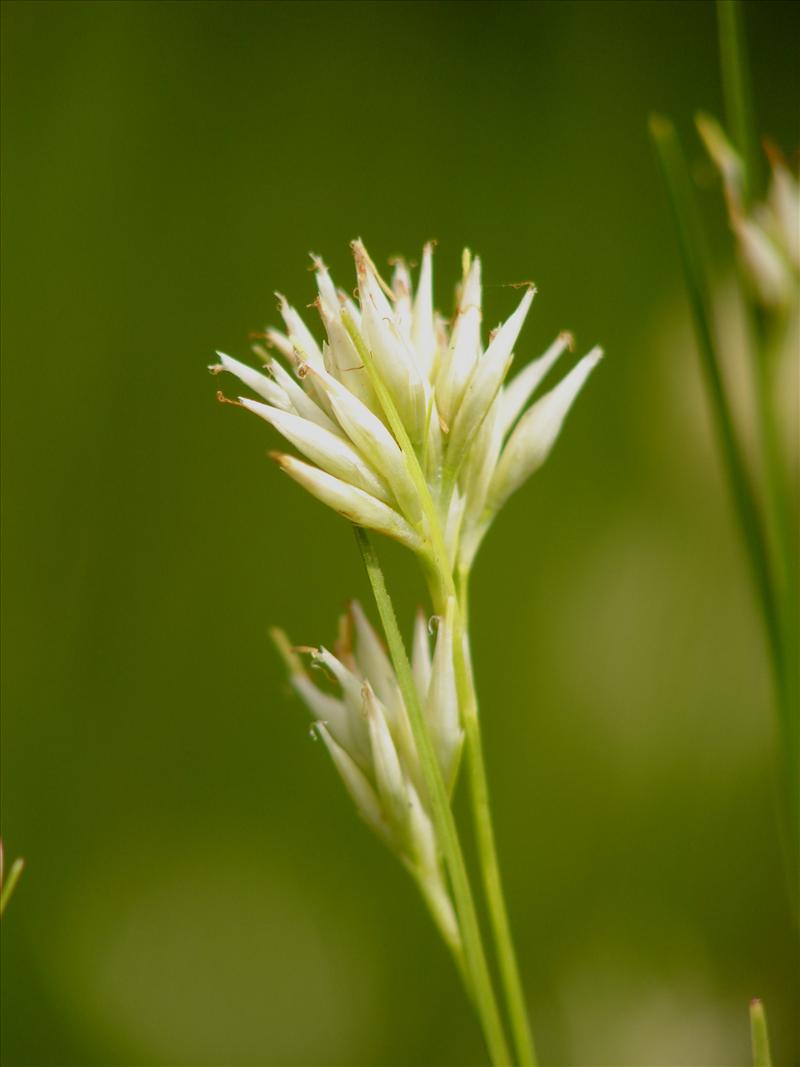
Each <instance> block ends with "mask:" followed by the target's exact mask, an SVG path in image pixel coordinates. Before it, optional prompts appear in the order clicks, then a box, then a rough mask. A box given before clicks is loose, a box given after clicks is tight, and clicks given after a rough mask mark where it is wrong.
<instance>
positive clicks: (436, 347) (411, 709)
mask: <svg viewBox="0 0 800 1067" xmlns="http://www.w3.org/2000/svg"><path fill="white" fill-rule="evenodd" d="M353 252H354V256H355V265H356V274H357V280H358V288H357V299H356V300H353V299H351V298H350V297H349V296H348V295H347V294H346V292H344V291H342V290H339V289H337V288H336V287H335V285H334V283H333V281H332V279H331V277H330V275H329V273H328V271H327V269H326V267H325V266H324V264H323V263H322V261H321V260H320V259H318V258H317V257H312V258H313V262H314V267H315V275H316V283H317V291H318V292H317V298H316V300H315V306H316V311H317V312H318V316H319V319H320V320H321V326H322V331H321V334H320V333H317V332H314V331H312V330H311V329H310V328H309V327H308V325H307V324H306V322H305V321H304V319H303V318H302V317H301V315H300V314H299V313H298V312H297V311H296V310H295V309H294V308H293V307H291V306H290V305H289V303H288V301H287V300H286V299H285V298H284V297H283V296H279V298H278V299H279V307H280V312H281V316H282V318H283V322H284V330H283V331H280V330H275V329H268V330H267V332H266V335H265V337H266V341H267V345H268V348H265V347H263V346H260V345H256V346H254V351H255V354H256V355H257V356H258V357H259V358H260V360H261V362H262V364H263V368H262V369H261V370H255V369H253V368H252V367H251V366H249V365H247V364H245V363H241V362H239V361H238V360H236V359H233V358H232V357H230V356H228V355H224V354H223V353H218V355H219V360H220V361H219V362H218V363H216V364H214V365H213V366H212V367H211V368H210V369H211V370H212V372H213V373H222V372H223V371H227V372H229V373H230V374H232V375H234V376H235V377H236V378H238V379H239V380H240V381H241V382H242V383H243V384H244V385H245V386H246V387H247V388H248V389H249V390H250V391H251V393H254V394H255V395H256V397H257V398H258V399H255V398H253V397H246V396H242V397H240V398H239V400H238V401H236V402H237V403H239V404H241V405H242V406H243V407H245V408H247V409H248V410H250V411H252V412H254V413H255V414H256V415H259V416H260V417H261V418H263V419H264V420H266V421H267V422H268V423H270V424H271V425H272V426H273V427H274V428H275V429H276V430H277V431H278V432H279V433H280V434H281V435H282V436H283V437H284V438H285V439H286V440H287V441H288V442H289V443H290V444H292V445H293V446H294V447H295V448H296V449H297V451H298V452H300V453H301V455H302V457H303V458H302V459H301V458H298V457H297V456H294V455H288V454H285V453H273V455H274V458H275V459H276V460H277V462H278V463H279V464H280V466H281V467H282V469H283V470H284V471H285V472H286V473H287V474H289V475H290V477H292V478H293V479H294V480H295V481H297V482H298V483H299V484H300V485H302V486H303V487H304V488H306V489H307V490H308V491H309V492H310V493H312V494H313V495H314V496H315V497H317V498H318V499H320V500H321V501H322V502H323V503H325V504H327V505H328V506H330V507H332V508H333V509H334V510H335V511H337V512H339V514H341V515H343V516H344V517H345V518H347V519H349V520H350V521H351V522H352V523H353V524H354V525H355V526H356V528H357V531H359V542H360V545H361V548H362V552H363V554H364V559H365V563H366V565H367V570H368V573H369V576H370V580H371V583H372V586H373V591H374V593H375V597H376V602H377V606H378V609H379V613H380V616H381V621H382V623H383V627H384V632H385V635H386V638H387V641H388V645H389V652H390V658H389V657H387V655H386V652H385V651H384V649H383V647H382V645H381V642H380V641H379V639H378V637H377V635H376V633H375V632H374V631H373V630H372V628H371V627H370V625H369V623H368V622H367V620H366V618H365V616H364V614H363V612H362V610H361V609H360V608H359V607H358V606H357V605H354V606H353V607H352V609H351V612H350V613H349V616H348V621H346V624H345V626H344V629H343V630H342V631H341V636H340V639H339V642H338V644H337V646H336V648H335V650H334V654H331V653H330V652H328V651H326V650H325V649H323V648H319V649H312V650H308V649H306V651H310V653H311V657H312V665H316V666H319V667H323V668H325V670H326V671H327V672H329V674H330V675H331V676H332V677H333V678H334V679H335V681H336V683H337V685H338V687H339V690H340V693H341V696H340V697H334V696H333V695H331V694H330V693H329V692H327V691H325V690H323V689H320V688H319V687H318V686H316V685H315V684H314V682H313V681H312V678H311V676H310V674H309V672H308V671H307V670H306V668H305V666H304V664H303V662H302V660H301V659H300V656H299V655H298V651H297V650H295V649H292V647H291V646H290V644H289V642H288V640H287V639H286V638H285V637H284V635H282V634H281V633H280V632H276V635H275V636H276V641H277V643H278V646H279V648H280V650H281V652H282V654H283V657H284V659H285V661H286V663H287V665H288V667H289V672H290V677H291V680H292V684H293V686H294V688H295V689H296V690H297V692H298V693H299V695H300V696H301V698H302V699H303V701H304V702H305V703H306V705H307V706H308V707H309V710H310V711H311V713H312V715H313V716H314V718H315V720H316V721H317V723H318V726H317V729H318V731H319V733H320V735H321V736H322V738H323V740H324V741H325V744H326V745H327V747H328V749H329V751H330V753H331V756H332V758H333V761H334V763H335V764H336V766H337V769H338V771H339V773H340V774H341V776H342V778H343V779H344V782H345V784H346V786H347V788H348V790H349V792H350V794H351V796H352V797H353V799H354V801H355V804H356V807H357V808H358V810H359V812H360V814H361V815H362V817H363V818H365V819H366V821H367V822H368V823H369V824H370V825H371V826H372V827H373V829H374V830H375V831H376V832H377V833H378V834H379V836H380V837H382V838H383V839H384V840H385V841H386V843H387V844H388V845H389V846H390V847H391V848H392V849H393V850H394V851H395V852H396V854H397V855H398V856H399V858H400V859H401V860H402V862H403V863H404V865H405V866H406V867H407V868H408V869H409V870H410V871H411V873H412V874H413V876H414V877H415V878H416V880H417V882H418V884H419V885H420V888H421V890H422V892H423V895H424V896H425V898H426V901H427V903H428V905H429V907H430V909H431V912H432V914H433V916H434V918H435V920H436V922H437V924H438V926H439V929H440V930H441V932H442V934H443V936H444V937H445V940H446V941H447V943H448V945H449V947H450V948H451V950H452V951H453V953H454V955H455V957H456V960H457V963H458V965H459V967H460V969H461V971H462V974H463V976H464V980H465V984H466V986H467V989H468V992H469V994H470V996H471V998H472V1000H473V1002H474V1003H475V1006H476V1009H477V1011H478V1013H479V1016H480V1020H481V1023H482V1026H483V1029H484V1034H485V1037H486V1040H487V1044H488V1047H489V1051H490V1054H491V1056H492V1059H493V1061H494V1062H496V1063H505V1062H508V1061H509V1051H508V1046H507V1044H506V1039H505V1032H504V1026H503V1022H502V1019H501V1014H500V1011H499V1009H498V1006H497V1002H496V999H495V994H494V989H493V984H492V980H491V976H490V971H489V969H488V966H487V962H486V957H485V954H484V950H483V943H482V938H481V932H480V928H479V923H478V920H477V914H476V910H475V906H474V902H473V897H472V891H471V887H470V885H469V879H468V877H467V873H466V868H465V865H464V860H463V855H462V852H461V847H460V843H459V840H458V835H457V831H456V826H455V822H454V819H453V815H452V809H451V806H450V794H451V792H452V788H453V785H454V783H455V778H456V773H457V770H458V763H459V753H460V750H461V742H462V737H464V738H465V739H466V750H467V754H468V759H469V765H470V776H469V778H470V787H471V795H472V808H473V818H474V822H475V831H476V837H477V843H478V851H479V856H480V865H481V872H482V876H483V883H484V890H485V893H486V902H487V910H488V913H489V917H490V922H491V926H492V931H493V934H494V941H495V950H496V954H497V962H498V968H499V972H500V977H501V981H502V985H503V989H504V993H505V999H506V1010H507V1017H508V1022H509V1025H510V1029H511V1033H512V1037H513V1042H514V1046H515V1049H516V1055H517V1058H518V1060H519V1062H520V1063H523V1064H532V1063H534V1062H535V1060H534V1052H533V1044H532V1040H531V1037H530V1030H529V1026H528V1022H527V1011H526V1006H525V1002H524V996H523V992H522V985H521V981H520V976H519V972H518V968H517V963H516V958H515V954H514V950H513V946H512V941H511V934H510V927H509V923H508V918H507V914H506V909H505V902H504V899H503V892H502V886H501V881H500V872H499V865H498V861H497V855H496V849H495V844H494V833H493V829H492V823H491V818H490V813H489V801H488V789H487V783H486V775H485V768H484V760H483V752H482V746H481V736H480V729H479V725H478V705H477V697H476V693H475V688H474V681H473V672H472V665H471V661H470V652H469V639H468V626H467V595H468V581H469V575H470V571H471V568H472V565H473V561H474V559H475V555H476V553H477V550H478V548H479V546H480V544H481V542H482V540H483V538H484V536H485V534H486V532H487V530H488V529H489V527H490V526H491V524H492V522H493V521H494V519H495V517H496V516H497V514H498V512H499V511H500V509H501V507H502V505H503V504H504V503H505V502H506V500H508V498H509V497H510V496H511V494H512V493H514V492H515V491H516V490H517V489H518V488H519V487H520V486H521V485H522V484H523V483H524V482H525V481H526V480H527V479H528V478H529V477H530V475H531V474H533V473H534V472H535V471H536V470H537V469H538V468H539V467H540V466H541V465H542V463H543V462H544V461H545V460H546V458H547V456H548V455H549V453H550V450H551V448H552V447H553V444H554V443H555V441H556V438H557V437H558V434H559V431H560V429H561V426H562V423H563V421H564V418H565V416H566V414H567V412H568V411H569V409H570V407H571V405H572V403H573V401H574V400H575V397H576V396H577V394H578V392H579V391H580V388H581V386H582V385H583V383H584V382H585V381H586V378H587V377H588V375H589V373H590V372H591V370H592V368H593V367H594V366H595V365H596V363H597V361H598V360H599V359H600V357H601V354H602V353H601V351H600V349H599V348H594V349H592V350H591V351H590V352H589V353H588V354H587V355H586V356H584V357H583V359H581V360H580V361H579V362H578V363H577V364H576V365H575V366H574V367H573V368H572V369H571V370H570V371H569V372H568V373H567V374H566V375H565V376H564V377H563V378H562V379H561V380H560V381H559V382H558V383H557V384H556V385H554V386H553V387H552V388H550V389H549V390H548V391H547V392H545V393H544V394H543V395H541V396H540V397H539V398H538V399H536V400H534V401H533V403H531V402H530V401H531V398H532V397H533V395H534V393H535V392H536V390H537V389H538V387H539V385H540V384H541V383H542V381H543V380H544V378H545V377H546V376H547V375H548V373H549V372H550V371H551V369H552V368H553V366H554V365H555V363H556V361H557V360H558V359H559V358H560V357H561V356H562V355H563V354H564V352H565V351H567V350H568V349H570V348H571V347H572V339H571V337H570V335H569V334H567V333H562V334H560V335H559V336H558V337H557V338H556V339H555V340H554V341H553V342H552V344H551V345H550V346H549V348H547V350H546V351H545V352H544V354H543V355H541V356H539V357H538V358H537V359H535V360H533V361H532V362H530V363H528V364H527V365H526V366H525V367H524V368H523V369H522V370H520V371H519V372H518V373H517V374H515V375H514V376H513V377H511V378H510V380H509V371H510V368H511V365H512V361H513V358H514V352H515V348H516V346H517V342H518V338H519V335H520V331H521V329H522V326H523V323H524V321H525V318H526V316H527V314H528V311H529V309H530V306H531V303H532V301H533V297H534V294H535V288H534V286H533V285H532V284H530V283H523V284H522V285H520V286H516V287H515V288H518V289H521V290H522V294H521V298H520V299H519V301H518V304H517V307H516V308H515V310H514V311H513V312H512V314H511V315H510V316H509V318H508V319H506V321H505V322H504V323H502V324H501V325H499V326H498V327H497V328H496V329H495V330H493V331H491V333H490V334H489V337H488V342H487V343H486V345H485V347H484V342H483V335H482V314H481V264H480V260H479V259H478V258H477V257H473V256H471V255H470V253H469V252H465V253H464V256H463V263H462V266H463V271H462V278H461V281H460V283H459V285H458V287H457V291H456V310H455V314H454V317H453V320H452V322H449V323H448V322H447V321H446V320H445V319H444V318H443V317H442V316H441V315H440V314H439V313H438V312H437V311H436V310H435V307H434V301H433V250H432V246H431V245H426V246H425V248H424V250H423V255H422V263H421V267H420V271H419V276H418V279H417V284H416V287H414V286H413V285H412V280H411V274H410V270H409V268H408V266H406V264H405V263H403V262H397V263H396V264H395V267H394V271H393V274H392V277H391V282H390V283H387V282H385V281H384V280H383V278H382V277H381V276H380V274H379V272H378V271H377V269H376V268H375V266H374V264H373V262H372V260H371V259H370V257H369V255H368V254H367V251H366V249H365V247H364V245H363V244H362V243H361V242H360V241H355V242H354V243H353ZM323 335H324V336H323ZM274 353H277V355H275V354H274ZM278 356H280V357H282V361H281V359H279V358H278ZM220 395H221V394H220ZM221 398H222V399H225V398H224V397H222V395H221ZM366 530H374V531H376V532H379V533H382V534H386V535H387V536H389V537H392V538H394V539H395V540H397V541H399V542H401V543H402V544H404V545H406V546H407V547H408V548H410V549H411V550H412V551H413V552H414V553H416V555H417V556H418V558H419V559H420V562H421V564H422V567H423V570H424V573H425V576H426V579H427V582H428V587H429V589H430V593H431V600H432V607H433V612H434V613H435V615H436V616H437V617H438V619H439V625H438V633H437V638H436V645H435V650H434V653H433V657H432V659H430V651H429V649H428V645H427V635H426V633H425V629H424V624H423V623H422V622H420V621H419V620H418V621H417V625H416V628H415V635H414V640H413V663H410V662H409V660H408V658H407V657H406V654H405V650H404V647H403V642H402V639H401V637H400V633H399V630H398V629H397V623H396V620H395V618H394V612H393V609H392V607H391V601H390V600H389V597H388V594H387V592H386V587H385V584H384V582H383V575H382V573H381V571H380V569H379V566H378V563H377V558H376V557H375V554H374V550H373V549H372V545H371V543H370V541H369V539H368V537H367V535H366V533H365V531H366ZM353 633H354V634H355V640H353ZM445 871H446V876H445Z"/></svg>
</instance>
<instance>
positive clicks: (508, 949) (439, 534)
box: [343, 314, 536, 1067]
mask: <svg viewBox="0 0 800 1067" xmlns="http://www.w3.org/2000/svg"><path fill="white" fill-rule="evenodd" d="M343 320H344V323H345V326H346V328H347V330H348V332H349V334H350V336H351V338H352V340H353V343H354V344H355V346H356V349H357V351H358V353H359V355H360V356H361V359H362V360H363V362H364V366H365V367H366V369H367V373H368V374H369V377H370V381H371V383H372V386H373V388H374V389H375V393H376V395H377V397H378V400H379V401H380V404H381V406H382V408H383V410H384V413H385V415H386V418H387V420H388V422H389V425H390V426H391V429H392V432H393V433H394V435H395V437H396V439H397V442H398V444H399V445H400V448H401V449H402V451H403V454H404V456H405V459H406V465H407V467H408V471H409V475H410V476H411V478H412V479H413V481H414V484H415V486H416V488H417V491H418V493H419V497H420V501H421V503H422V508H423V511H424V513H425V517H426V520H427V524H428V530H427V533H428V537H429V539H430V545H431V558H432V568H431V570H430V572H429V574H428V580H429V583H430V585H431V595H432V598H433V602H434V608H435V610H436V611H437V612H439V613H441V614H444V613H445V611H446V599H447V597H449V596H452V597H453V598H454V599H455V602H456V605H457V606H458V610H457V611H456V619H455V635H454V636H455V640H454V642H453V644H454V661H455V663H454V665H455V669H456V680H457V682H458V679H459V678H461V681H460V682H458V688H459V704H460V705H461V713H462V716H463V719H464V732H465V735H466V742H467V755H468V757H469V764H470V796H471V802H472V814H473V821H474V823H475V834H476V839H477V843H478V853H479V859H480V866H481V874H482V879H483V885H484V890H485V892H486V903H487V906H488V909H489V917H490V921H491V926H492V933H493V935H494V939H495V949H496V952H497V960H498V963H499V966H500V978H501V981H502V983H503V990H504V993H505V997H506V1006H507V1010H508V1018H509V1022H510V1023H511V1029H512V1034H513V1037H514V1044H515V1048H516V1052H517V1056H518V1058H519V1060H520V1063H521V1064H522V1065H523V1067H535V1064H536V1056H535V1053H534V1048H533V1039H532V1036H531V1029H530V1024H529V1022H528V1017H527V1007H526V1004H525V995H524V992H523V989H522V982H521V979H520V974H519V967H518V965H517V960H516V955H515V952H514V945H513V940H512V937H511V927H510V924H509V921H508V912H507V910H506V906H505V899H504V896H503V889H502V881H501V878H500V867H499V862H498V858H497V849H496V847H495V841H494V830H493V827H492V820H491V810H490V806H489V788H488V782H487V778H486V767H485V761H484V758H483V745H482V742H481V733H480V725H479V722H478V705H477V698H476V696H475V687H474V684H473V682H472V670H471V666H470V664H469V661H468V659H467V656H468V652H467V650H466V648H465V646H466V644H467V640H466V634H467V620H466V614H465V608H466V588H467V583H466V582H465V581H460V585H461V593H462V595H463V596H464V598H465V599H464V603H463V604H462V603H461V600H460V597H459V590H457V589H456V584H455V580H454V578H453V571H452V568H451V565H450V561H449V559H448V555H447V549H446V546H445V541H444V534H443V531H442V527H441V522H440V520H439V513H438V511H437V508H436V505H435V503H434V501H433V498H432V497H431V494H430V491H429V489H428V484H427V481H426V479H425V475H424V473H423V471H422V467H421V466H420V462H419V459H418V457H417V455H416V452H415V451H414V447H413V445H412V443H411V440H410V438H409V436H408V433H407V432H406V429H405V426H404V425H403V420H402V419H401V418H400V415H399V413H398V411H397V408H396V407H395V404H394V402H393V400H392V398H391V395H390V394H389V391H388V390H387V388H386V386H385V385H384V383H383V381H382V380H381V377H380V375H379V374H378V373H377V372H376V370H375V367H374V364H373V359H372V355H371V353H370V352H369V350H368V349H367V347H366V346H365V344H364V342H363V340H362V338H361V335H360V333H359V331H358V330H357V329H356V328H355V326H354V324H353V323H352V322H351V320H350V318H349V316H348V315H346V314H345V315H344V316H343ZM437 769H438V767H437Z"/></svg>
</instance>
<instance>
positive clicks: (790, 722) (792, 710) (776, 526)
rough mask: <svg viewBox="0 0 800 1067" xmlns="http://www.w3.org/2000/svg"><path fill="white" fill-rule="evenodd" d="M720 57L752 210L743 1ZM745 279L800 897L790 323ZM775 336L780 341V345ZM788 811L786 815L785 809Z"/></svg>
mask: <svg viewBox="0 0 800 1067" xmlns="http://www.w3.org/2000/svg"><path fill="white" fill-rule="evenodd" d="M717 24H718V29H719V51H720V64H721V68H722V81H723V87H724V92H725V113H726V115H725V117H726V121H727V126H728V129H729V131H730V133H731V135H732V137H733V142H734V147H735V148H736V149H737V151H738V152H739V155H740V157H741V159H742V164H743V168H742V187H743V194H744V201H745V203H744V207H745V210H747V209H748V207H749V206H750V205H751V204H752V201H753V200H755V199H758V198H759V197H760V196H761V194H762V193H763V185H762V180H761V174H762V169H763V168H762V152H761V150H760V145H759V138H758V135H757V132H756V123H755V107H754V103H753V101H754V97H753V91H752V86H751V83H750V74H749V69H748V62H747V48H746V46H745V35H744V17H743V9H742V3H741V0H717ZM737 264H738V267H739V283H740V287H741V291H742V293H743V294H744V301H745V306H746V310H747V314H748V318H749V322H750V336H749V338H746V340H747V341H749V344H748V345H747V347H748V354H749V357H750V365H751V369H752V375H753V381H754V385H755V393H756V421H757V429H758V437H759V443H760V459H761V465H762V472H763V499H764V507H765V514H766V524H767V530H766V535H767V538H768V539H767V540H766V545H765V551H766V552H767V553H769V552H770V549H772V559H773V566H772V580H773V590H774V599H775V604H776V612H777V615H778V627H779V631H780V635H779V636H780V641H781V645H782V654H781V663H782V671H781V673H780V674H779V676H778V677H777V678H776V696H777V701H778V704H779V708H780V709H781V710H780V712H779V714H780V718H781V722H782V734H783V736H782V742H783V749H784V752H783V755H784V759H785V760H786V763H787V767H786V768H785V769H782V773H784V774H785V775H786V777H787V781H788V791H789V810H788V821H789V827H788V829H789V853H790V855H789V857H788V858H789V867H790V874H791V891H792V894H793V899H795V900H796V888H797V883H796V876H797V859H798V856H797V849H798V847H800V782H799V780H798V760H799V759H800V748H799V747H798V742H799V741H800V738H799V737H798V728H799V727H800V707H798V673H797V638H798V630H799V627H798V610H799V609H800V597H799V596H798V594H799V593H800V589H798V580H797V579H798V572H797V537H796V531H795V529H794V524H793V521H792V509H791V504H790V500H789V486H788V482H789V476H788V472H786V471H784V469H783V460H782V453H781V446H780V439H779V434H778V426H777V422H776V411H775V382H774V380H773V373H774V370H775V361H776V358H777V352H778V350H779V343H780V340H781V339H782V334H783V329H784V327H785V323H784V322H783V321H782V318H783V315H782V312H781V311H780V310H765V309H763V308H762V307H760V306H759V304H758V303H757V301H756V300H755V299H754V297H753V292H752V287H751V285H750V284H749V282H748V279H747V278H746V277H745V275H744V272H743V270H742V266H741V258H740V257H737ZM776 338H777V340H778V344H776ZM784 817H786V816H785V815H784Z"/></svg>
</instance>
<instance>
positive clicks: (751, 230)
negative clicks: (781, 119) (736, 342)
mask: <svg viewBox="0 0 800 1067" xmlns="http://www.w3.org/2000/svg"><path fill="white" fill-rule="evenodd" d="M697 128H698V131H699V132H700V136H701V137H702V139H703V142H704V144H705V146H706V150H707V151H708V154H709V155H710V157H711V159H712V161H713V162H714V164H715V166H716V167H717V169H718V170H719V172H720V175H721V176H722V181H723V187H724V190H725V201H726V205H727V210H728V219H729V221H730V225H731V229H732V230H733V233H734V235H735V237H736V244H737V249H738V252H739V256H740V259H741V263H742V267H743V269H744V273H745V275H746V277H747V279H748V281H749V283H750V285H751V287H752V290H753V293H754V295H755V297H756V299H757V300H758V302H759V303H760V304H761V305H762V306H763V307H764V308H766V309H767V310H769V311H786V310H787V309H789V308H791V307H792V305H793V304H795V303H796V302H797V298H798V291H799V289H798V287H799V286H800V182H798V178H797V175H795V174H793V173H792V171H791V169H790V167H789V166H788V164H787V163H786V161H785V160H784V159H783V157H782V156H781V154H780V153H779V152H778V151H777V150H776V149H774V148H773V147H771V146H768V148H767V153H768V156H769V161H770V167H771V175H770V184H769V189H768V191H767V196H766V199H765V200H764V201H762V202H761V203H756V204H753V205H752V206H750V207H749V208H748V206H747V205H746V202H745V197H744V163H743V161H742V158H741V156H740V155H739V153H738V152H737V151H736V149H735V148H734V147H733V145H732V144H731V142H730V140H729V139H728V137H727V136H726V134H725V132H724V130H723V129H722V127H721V126H720V125H719V123H718V122H716V120H715V119H713V118H710V117H709V116H708V115H699V116H698V118H697Z"/></svg>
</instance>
